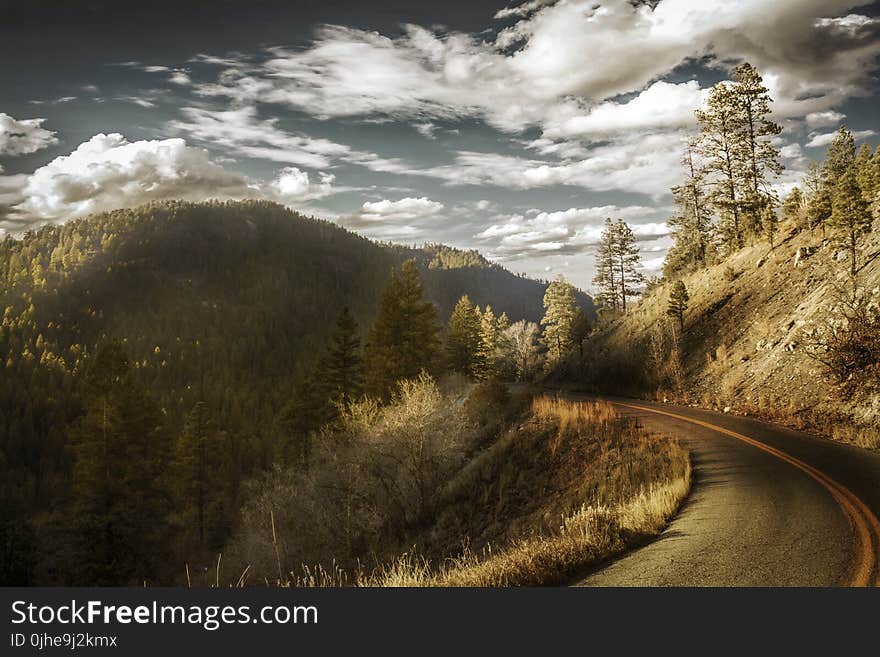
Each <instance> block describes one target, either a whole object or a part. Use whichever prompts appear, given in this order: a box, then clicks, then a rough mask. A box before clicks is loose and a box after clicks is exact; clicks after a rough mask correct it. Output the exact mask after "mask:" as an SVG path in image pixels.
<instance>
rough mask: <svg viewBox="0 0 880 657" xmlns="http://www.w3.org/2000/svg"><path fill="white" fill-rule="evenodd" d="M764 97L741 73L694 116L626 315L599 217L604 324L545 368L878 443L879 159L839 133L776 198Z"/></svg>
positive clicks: (757, 83)
mask: <svg viewBox="0 0 880 657" xmlns="http://www.w3.org/2000/svg"><path fill="white" fill-rule="evenodd" d="M772 102H773V101H772V98H771V97H770V93H769V90H768V88H767V87H766V86H765V85H764V83H763V80H762V78H761V76H760V74H759V73H758V71H757V70H755V69H754V67H752V66H751V65H749V64H747V63H744V64H741V65H740V66H738V67H737V68H736V69H735V70H734V75H733V81H732V82H720V83H718V84H716V85H715V86H713V87H712V89H711V90H710V93H709V94H708V96H707V99H706V101H705V103H704V105H703V107H701V108H699V109H696V111H695V116H696V119H697V126H698V128H699V131H698V133H697V134H695V135H693V136H692V138H691V139H690V140H689V141H688V143H687V145H686V148H685V149H684V153H683V156H682V164H683V168H682V173H683V180H682V182H681V184H680V185H677V186H676V187H673V188H672V190H671V191H672V195H673V198H674V201H675V214H674V215H673V216H672V217H670V219H669V225H670V226H671V227H672V228H673V237H674V244H673V246H672V248H670V250H669V252H668V253H667V255H666V258H665V262H664V266H663V276H662V278H655V279H653V280H650V281H647V284H646V286H645V287H644V289H643V294H642V298H641V301H640V303H638V305H636V306H633V305H632V304H631V305H630V307H629V308H627V305H626V295H627V285H628V284H629V283H631V282H632V281H633V276H632V274H631V273H630V274H628V275H627V271H626V268H625V266H624V265H625V264H626V263H627V258H628V257H630V258H632V257H633V256H631V255H628V254H629V253H630V251H631V249H630V248H627V244H628V240H627V239H626V235H625V232H626V231H625V229H626V226H625V225H623V224H621V223H620V222H618V223H616V224H613V223H612V222H611V220H610V219H609V220H608V223H607V224H606V229H605V231H604V232H603V235H602V242H601V245H600V249H599V257H598V259H597V265H598V271H597V275H596V279H595V283H596V285H597V286H598V288H599V292H600V294H599V298H600V299H601V302H602V309H601V319H600V321H599V322H598V324H597V327H596V330H595V331H594V333H593V335H592V336H590V338H589V340H588V341H587V342H586V343H585V344H584V354H585V356H584V355H581V356H580V358H577V359H573V358H569V359H567V361H566V362H565V363H564V367H560V368H558V370H557V374H558V375H560V376H566V377H568V378H570V379H574V380H576V381H578V382H580V383H581V384H582V385H586V386H587V387H588V388H589V389H591V390H597V391H604V392H615V393H622V394H631V395H647V396H654V397H657V398H659V399H666V400H676V401H680V402H685V403H693V404H700V405H702V406H705V407H709V408H715V409H719V410H724V411H726V412H727V411H734V412H742V413H751V414H758V415H762V416H764V417H767V418H769V419H773V420H777V421H782V422H786V423H789V424H791V425H793V426H795V427H798V428H809V429H813V430H816V431H819V432H821V433H823V434H826V435H829V436H832V437H835V438H838V439H841V440H848V441H852V442H855V443H857V444H859V445H863V446H867V447H877V446H880V230H878V228H880V226H878V222H880V148H878V149H876V150H875V149H872V147H871V145H870V144H867V143H863V144H862V145H861V146H860V147H857V144H856V140H855V137H854V135H853V133H852V132H850V131H849V130H848V129H847V128H846V127H845V126H841V127H840V128H839V129H838V130H837V132H836V133H834V135H833V138H832V140H831V142H830V145H829V147H828V150H827V152H826V155H825V158H824V160H823V161H821V162H811V163H810V164H809V166H808V167H807V170H806V174H805V175H804V177H803V179H802V181H801V184H800V185H799V186H796V187H794V188H793V189H791V190H790V192H789V193H788V194H787V195H786V196H785V198H784V199H780V197H779V195H778V192H777V189H776V188H775V187H774V181H775V179H776V177H777V176H778V175H779V174H780V173H781V172H782V170H783V166H782V164H781V161H780V156H781V154H780V150H779V144H780V143H781V139H780V137H779V135H780V134H781V133H782V131H783V129H782V127H781V126H780V125H778V124H776V123H775V122H774V121H773V120H772V117H773V113H772Z"/></svg>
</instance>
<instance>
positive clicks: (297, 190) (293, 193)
mask: <svg viewBox="0 0 880 657" xmlns="http://www.w3.org/2000/svg"><path fill="white" fill-rule="evenodd" d="M334 180H336V177H335V176H333V175H332V174H329V173H321V174H320V181H319V182H312V181H310V180H309V174H308V172H306V171H301V170H300V169H297V168H296V167H285V168H283V169H281V171H280V172H279V173H278V177H277V178H275V180H273V181H272V182H271V183H269V187H270V189H271V190H272V191H273V192H274V195H275V196H276V197H277V198H278V199H279V200H280V201H282V202H288V203H293V202H296V203H301V202H303V201H312V200H316V199H319V198H324V197H325V196H329V195H330V194H332V193H333V181H334Z"/></svg>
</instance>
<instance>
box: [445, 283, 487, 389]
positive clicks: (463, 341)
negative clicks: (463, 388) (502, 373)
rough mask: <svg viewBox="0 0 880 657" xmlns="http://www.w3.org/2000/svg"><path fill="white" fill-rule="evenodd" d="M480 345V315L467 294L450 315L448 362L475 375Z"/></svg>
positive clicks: (459, 369) (447, 340) (455, 368)
mask: <svg viewBox="0 0 880 657" xmlns="http://www.w3.org/2000/svg"><path fill="white" fill-rule="evenodd" d="M479 347H480V316H479V313H478V310H477V308H475V307H474V305H473V304H472V303H471V300H470V298H469V297H468V296H467V295H466V294H465V295H464V296H462V297H461V298H460V299H459V300H458V303H456V304H455V309H454V310H453V311H452V315H450V317H449V325H448V327H447V329H446V363H447V366H448V367H449V368H450V369H451V370H453V371H455V372H461V373H462V374H467V375H468V376H475V373H476V372H475V371H476V370H477V369H479V368H478V367H477V350H478V349H479Z"/></svg>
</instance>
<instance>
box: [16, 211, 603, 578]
mask: <svg viewBox="0 0 880 657" xmlns="http://www.w3.org/2000/svg"><path fill="white" fill-rule="evenodd" d="M409 259H412V260H414V261H415V262H416V265H417V267H418V270H419V272H420V274H421V278H422V280H423V281H424V291H425V296H426V299H427V300H428V301H430V302H432V303H433V304H434V306H435V307H436V309H437V320H438V321H439V323H440V324H441V325H443V324H445V322H446V321H447V319H448V318H449V315H450V313H451V311H452V308H453V306H454V304H455V303H456V301H457V300H458V299H459V297H461V296H462V295H463V294H468V295H469V296H470V298H471V299H472V300H473V301H474V302H475V303H477V304H480V305H487V304H491V305H492V307H493V308H494V309H495V311H496V312H498V313H500V312H502V311H504V312H506V313H507V314H508V315H509V317H510V319H511V320H512V321H516V320H518V319H528V320H532V321H539V320H540V318H541V316H542V314H543V307H542V302H543V295H544V291H545V289H546V286H547V284H546V283H542V282H539V281H535V280H531V279H527V278H524V277H521V276H517V275H514V274H512V273H510V272H508V271H507V270H505V269H503V268H502V267H500V266H498V265H495V264H493V263H490V262H488V261H487V260H485V259H484V258H483V257H482V256H480V255H479V254H478V253H476V252H466V251H460V250H456V249H452V248H449V247H446V246H442V245H436V244H432V245H426V246H424V247H422V248H410V247H403V246H397V245H390V244H380V243H376V242H373V241H371V240H368V239H366V238H364V237H362V236H359V235H357V234H355V233H352V232H349V231H347V230H345V229H343V228H341V227H339V226H338V225H336V224H333V223H330V222H326V221H321V220H317V219H313V218H308V217H303V216H301V215H298V214H296V213H294V212H292V211H290V210H288V209H286V208H284V207H283V206H280V205H276V204H272V203H266V202H240V203H238V202H236V203H231V202H230V203H213V202H211V203H203V204H194V203H184V202H166V203H155V204H149V205H146V206H142V207H139V208H134V209H123V210H116V211H112V212H109V213H104V214H99V215H94V216H91V217H87V218H85V219H81V220H76V221H72V222H70V223H67V224H65V225H60V226H59V225H53V226H47V227H44V228H42V229H40V230H39V231H36V232H29V233H27V234H25V235H24V236H23V237H22V238H21V239H19V240H16V239H12V238H11V237H7V238H6V239H5V240H4V241H3V242H2V243H0V310H2V325H0V363H3V364H4V376H3V377H2V380H0V496H2V499H3V501H2V504H0V534H2V535H3V536H4V537H5V538H4V540H8V541H11V542H12V543H15V542H16V541H19V542H22V544H23V545H24V546H25V547H23V548H20V549H16V550H13V552H17V553H18V554H28V553H32V552H34V550H33V549H32V548H31V547H28V546H31V545H32V543H33V541H34V538H33V536H31V535H30V533H29V532H31V528H32V527H33V528H35V530H36V531H37V533H38V534H39V533H40V532H43V531H47V530H51V529H52V526H53V521H52V520H51V518H52V517H53V515H52V514H61V515H64V514H65V513H66V511H64V509H65V508H66V507H65V505H66V504H68V501H69V500H68V495H70V492H71V489H70V482H71V481H72V480H73V479H75V478H76V477H75V476H73V475H75V473H74V469H75V468H76V467H78V466H77V463H78V462H79V461H78V460H77V459H74V458H73V454H74V452H75V451H76V450H77V449H79V448H78V447H77V442H76V441H77V435H78V433H77V432H78V431H80V430H82V428H83V426H85V425H84V423H87V422H88V421H89V415H88V408H89V403H93V402H94V398H95V393H96V390H95V389H93V388H90V386H91V385H92V384H91V383H90V382H89V381H90V377H92V374H90V371H91V370H92V369H94V368H96V367H97V368H100V367H102V365H101V362H100V357H98V359H97V360H96V358H95V356H96V354H99V353H100V352H99V348H100V347H101V346H102V345H107V344H108V343H110V342H112V341H116V342H118V343H119V344H120V345H121V351H120V352H119V353H118V354H111V356H110V357H111V358H116V359H119V363H117V364H114V363H113V362H111V361H108V362H107V363H105V364H104V365H107V366H108V367H109V368H110V369H109V370H107V371H105V372H104V374H103V375H105V376H110V377H111V378H110V379H109V380H111V381H116V382H119V381H120V380H121V379H120V377H119V376H117V375H114V374H113V371H114V370H113V369H112V368H114V367H117V366H123V367H124V368H125V372H126V374H125V375H124V378H125V380H126V381H129V382H130V384H131V386H133V387H132V388H131V389H132V390H137V391H140V392H139V393H137V395H139V396H141V397H143V399H144V404H145V407H144V408H135V407H132V408H131V409H129V410H130V411H131V413H132V417H143V418H158V419H159V420H157V421H160V422H161V427H159V428H158V429H157V431H158V432H159V433H157V434H156V435H157V436H159V435H161V436H162V437H163V440H165V437H168V436H171V437H176V436H179V435H181V433H182V432H184V431H185V430H186V425H185V421H186V418H187V416H188V414H190V413H191V411H192V410H193V409H194V408H195V407H196V406H197V405H198V404H199V403H201V404H203V405H204V415H205V417H207V418H208V420H206V421H207V422H208V425H206V426H211V427H214V429H212V431H218V432H219V433H218V434H217V435H218V436H220V439H222V441H223V447H222V449H223V450H224V452H225V453H226V455H227V457H228V458H227V459H226V465H224V466H223V467H224V469H223V472H222V479H223V490H222V492H221V493H219V496H220V497H222V499H223V500H224V501H223V502H222V504H221V507H222V508H221V510H220V511H218V513H219V514H220V516H221V517H223V518H225V519H226V520H224V522H225V523H227V524H226V525H224V526H223V527H221V529H220V530H218V531H219V532H220V534H219V535H218V538H217V539H216V540H221V539H222V537H223V535H224V534H225V533H226V532H227V531H228V529H229V524H228V523H232V522H234V518H235V516H236V514H237V504H238V502H237V500H238V497H239V490H240V487H241V486H243V485H244V483H245V482H246V481H247V480H248V479H249V478H251V477H253V476H254V475H255V474H257V473H259V472H261V471H263V470H265V469H267V468H269V467H272V466H273V465H277V464H278V463H279V454H280V453H281V452H282V451H283V449H284V447H283V446H282V444H283V443H284V441H285V440H286V439H287V436H286V430H285V429H280V428H279V427H280V424H279V423H280V422H283V421H284V418H285V417H286V416H284V411H285V408H286V407H287V406H288V405H289V404H290V402H291V399H292V398H293V397H294V396H295V394H296V392H295V391H296V390H297V386H298V385H300V386H301V387H302V386H304V387H305V388H306V389H308V388H315V387H316V382H315V381H314V379H313V377H314V376H315V375H314V367H315V365H316V363H317V361H318V359H319V358H320V357H321V355H322V354H323V353H325V351H326V349H327V347H328V343H329V341H330V334H331V330H332V328H333V327H334V325H335V322H336V320H337V317H338V316H339V315H340V312H341V311H342V309H343V308H344V307H348V308H349V309H350V311H351V315H352V316H353V318H354V320H355V321H356V323H357V326H356V328H355V331H356V333H358V334H359V335H360V337H361V338H362V339H365V338H366V336H367V331H368V329H369V327H370V326H371V325H372V323H373V322H374V320H375V318H376V313H377V310H378V308H379V300H380V297H381V295H382V292H383V289H384V288H385V285H386V282H387V281H388V277H389V273H390V271H391V270H392V269H393V268H395V267H397V266H399V265H400V264H401V263H403V262H404V261H405V260H409ZM578 301H579V303H580V304H581V305H582V306H583V307H584V308H585V310H587V312H588V313H589V312H591V310H592V303H591V301H590V299H589V298H588V297H586V296H585V295H581V296H580V298H579V299H578ZM122 362H125V363H126V364H125V365H120V363H122ZM114 376H115V377H116V378H115V379H114V378H113V377H114ZM126 385H128V384H126ZM90 400H91V402H90ZM153 404H154V405H155V412H154V411H153V410H152V405H153ZM106 421H107V420H106V418H104V419H103V420H102V419H101V418H100V417H99V418H97V422H99V423H101V422H105V423H106ZM150 422H153V420H149V421H146V420H145V424H144V426H148V425H149V424H150ZM141 428H143V427H141ZM97 430H99V431H100V430H102V429H100V427H98V428H97ZM138 431H140V429H138ZM138 435H140V434H138ZM145 435H146V434H145ZM79 460H80V461H81V459H79ZM85 463H86V464H88V462H87V461H86V462H85ZM157 468H158V471H163V470H167V463H158V464H157ZM19 527H21V528H22V529H21V531H19V529H18V528H19ZM10 536H11V538H10ZM41 540H44V541H46V542H47V543H48V544H55V543H58V544H61V543H63V541H60V540H56V539H53V538H43V539H41ZM41 558H43V557H41ZM155 558H159V557H158V556H156V557H155ZM53 559H54V558H53V557H51V556H49V557H46V558H45V560H46V561H47V562H51V561H53ZM0 561H2V560H0ZM19 566H20V567H21V568H22V569H24V570H25V571H29V570H30V569H31V567H32V565H31V564H27V563H24V564H19ZM19 566H16V567H19ZM10 577H11V578H12V579H14V577H12V576H7V577H6V578H5V579H10ZM43 577H45V578H49V579H51V578H52V575H51V574H48V575H46V574H44V575H43ZM96 577H100V576H96ZM86 581H89V580H86Z"/></svg>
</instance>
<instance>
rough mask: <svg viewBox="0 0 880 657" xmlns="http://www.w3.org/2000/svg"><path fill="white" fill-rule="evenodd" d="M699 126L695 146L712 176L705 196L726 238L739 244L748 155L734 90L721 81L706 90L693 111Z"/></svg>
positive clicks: (740, 107)
mask: <svg viewBox="0 0 880 657" xmlns="http://www.w3.org/2000/svg"><path fill="white" fill-rule="evenodd" d="M695 115H696V117H697V123H698V124H699V126H700V136H699V139H698V141H697V148H698V151H699V154H700V156H701V157H702V160H703V162H704V163H705V170H706V174H707V176H708V177H709V179H710V180H712V190H711V192H710V194H709V199H710V201H711V203H712V205H713V206H714V207H715V210H716V211H717V212H718V214H719V215H720V216H721V218H722V226H721V227H722V230H723V231H724V237H725V239H726V240H727V242H728V243H729V244H731V245H734V246H736V247H738V248H740V247H742V246H743V228H744V227H743V226H742V216H741V215H742V204H743V200H742V198H741V188H742V181H743V178H744V172H745V169H746V161H747V158H748V143H747V140H746V139H745V138H744V136H745V134H746V123H747V116H746V113H745V111H744V108H743V105H742V103H741V102H740V99H739V97H738V95H737V93H736V92H735V91H734V89H733V87H732V86H731V85H728V84H726V83H724V82H720V83H718V84H716V85H715V86H714V87H712V89H711V90H710V92H709V98H708V100H707V101H706V106H705V108H703V109H698V110H697V111H696V112H695Z"/></svg>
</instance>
